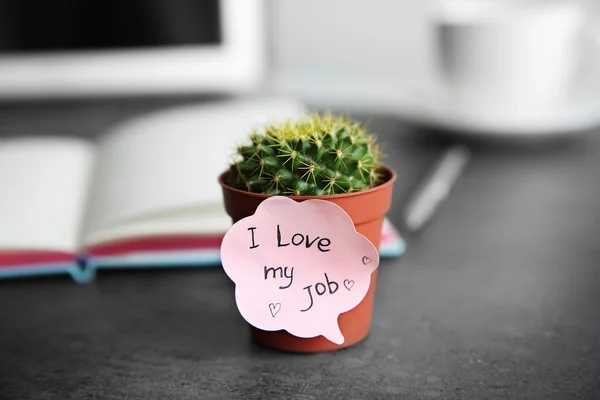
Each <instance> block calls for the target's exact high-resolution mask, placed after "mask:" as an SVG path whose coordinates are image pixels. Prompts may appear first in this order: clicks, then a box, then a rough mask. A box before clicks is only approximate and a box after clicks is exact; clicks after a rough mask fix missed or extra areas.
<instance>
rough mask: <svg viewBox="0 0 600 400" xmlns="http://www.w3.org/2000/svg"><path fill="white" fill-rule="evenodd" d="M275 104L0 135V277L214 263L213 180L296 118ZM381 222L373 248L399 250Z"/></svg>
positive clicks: (292, 109) (248, 103) (84, 276)
mask: <svg viewBox="0 0 600 400" xmlns="http://www.w3.org/2000/svg"><path fill="white" fill-rule="evenodd" d="M305 111H306V110H305V109H304V107H303V105H301V104H299V103H297V102H294V101H290V100H282V99H258V100H232V101H229V102H222V103H214V104H194V105H188V106H180V107H177V108H174V109H168V110H164V111H160V112H156V113H152V114H149V115H144V116H141V117H136V118H134V119H131V120H129V121H126V122H124V123H121V124H119V125H117V126H115V127H114V128H112V129H110V131H107V132H105V134H103V135H101V137H99V138H98V139H96V140H93V141H92V140H90V141H86V140H84V139H79V138H66V137H54V138H48V137H44V138H42V137H27V138H24V137H20V138H9V139H4V140H0V277H20V276H31V275H41V274H56V273H69V274H71V276H72V277H73V278H74V279H75V280H76V281H78V282H86V281H90V280H91V279H93V277H94V274H95V271H96V270H97V269H98V268H128V267H152V266H158V267H173V266H218V265H220V258H219V248H220V243H221V239H222V237H223V235H224V234H225V232H226V231H227V230H228V229H229V227H230V226H231V219H230V218H229V216H228V215H227V214H226V213H225V210H224V206H223V204H222V197H221V196H222V195H221V188H220V186H219V184H218V182H217V178H218V175H219V174H220V173H221V172H222V171H224V170H225V169H226V168H227V167H228V164H229V162H230V160H231V156H232V155H233V152H234V151H235V146H236V144H238V143H241V141H243V140H244V139H245V137H246V136H247V135H248V133H249V132H250V131H251V130H252V129H254V128H256V127H258V126H259V125H261V124H264V123H267V122H275V121H277V120H282V119H286V118H290V117H297V116H299V115H301V114H303V113H305ZM403 249H404V247H403V242H402V240H401V239H400V237H399V235H398V234H397V232H396V231H395V229H394V227H392V226H391V225H390V224H389V222H387V221H386V224H385V227H384V235H383V244H382V246H381V255H382V257H385V256H393V255H399V254H401V253H402V251H403Z"/></svg>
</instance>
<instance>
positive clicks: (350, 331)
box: [219, 166, 396, 352]
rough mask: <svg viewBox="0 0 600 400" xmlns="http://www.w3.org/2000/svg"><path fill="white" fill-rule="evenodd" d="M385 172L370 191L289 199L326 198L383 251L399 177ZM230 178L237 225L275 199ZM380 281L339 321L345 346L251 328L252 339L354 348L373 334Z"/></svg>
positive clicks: (228, 197)
mask: <svg viewBox="0 0 600 400" xmlns="http://www.w3.org/2000/svg"><path fill="white" fill-rule="evenodd" d="M381 173H382V174H383V179H382V183H381V184H380V185H378V186H376V187H374V188H372V189H369V190H364V191H361V192H356V193H348V194H337V195H330V196H289V198H291V199H294V200H296V201H304V200H310V199H323V200H327V201H331V202H333V203H335V204H337V205H338V206H340V207H341V208H343V209H344V210H345V211H346V213H348V215H349V216H350V218H351V219H352V222H354V226H355V227H356V230H357V231H358V232H359V233H361V234H363V235H364V236H365V237H366V238H367V239H369V240H370V241H371V243H373V245H374V246H375V247H377V248H379V245H380V242H381V230H382V227H383V220H384V218H385V215H386V214H387V212H388V210H389V209H390V205H391V201H392V188H393V184H394V182H395V181H396V174H395V172H394V171H393V170H392V169H390V168H389V167H387V166H383V167H382V168H381ZM228 175H229V172H228V171H226V172H224V173H223V174H221V176H220V177H219V183H220V184H221V187H222V189H223V198H224V202H225V209H226V211H227V213H228V214H229V216H230V217H231V219H232V221H233V223H236V222H237V221H239V220H241V219H242V218H245V217H248V216H250V215H252V214H254V212H255V211H256V208H257V207H258V205H259V204H260V203H261V202H262V201H263V200H265V199H267V198H269V197H271V196H270V195H265V194H257V193H250V192H245V191H243V190H238V189H234V188H233V187H231V186H229V184H228V183H227V182H228V180H227V178H228ZM376 282H377V270H375V272H373V274H372V275H371V286H370V287H369V291H368V292H367V294H366V296H365V298H364V299H363V300H362V302H361V303H360V304H358V306H356V307H355V308H353V309H352V310H350V311H348V312H345V313H343V314H340V316H339V319H338V322H339V325H340V329H341V331H342V333H343V335H344V338H345V341H344V343H343V344H342V345H337V344H335V343H333V342H330V341H329V340H327V339H325V338H324V337H323V336H317V337H315V338H308V339H306V338H299V337H296V336H293V335H291V334H289V333H288V332H287V331H285V330H281V331H273V332H269V331H263V330H260V329H257V328H255V327H253V326H250V329H251V333H252V337H253V339H254V340H255V341H256V342H258V343H260V344H261V345H264V346H266V347H269V348H274V349H278V350H283V351H293V352H324V351H331V350H337V349H341V348H344V347H349V346H351V345H354V344H356V343H358V342H360V341H362V340H363V339H364V338H365V337H366V336H367V335H368V333H369V330H370V326H371V316H372V313H373V298H374V296H375V287H376Z"/></svg>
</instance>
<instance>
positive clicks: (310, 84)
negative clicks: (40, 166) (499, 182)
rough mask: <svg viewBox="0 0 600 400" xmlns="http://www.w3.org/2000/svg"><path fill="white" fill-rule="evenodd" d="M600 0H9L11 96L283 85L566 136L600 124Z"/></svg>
mask: <svg viewBox="0 0 600 400" xmlns="http://www.w3.org/2000/svg"><path fill="white" fill-rule="evenodd" d="M597 3H598V2H596V1H593V0H591V1H585V0H547V1H543V0H511V1H503V2H494V1H472V0H471V1H469V0H448V1H444V2H439V1H433V0H426V1H419V2H415V1H408V0H400V1H395V2H389V1H385V0H373V1H370V2H363V1H358V0H349V1H341V0H331V1H328V2H322V1H317V0H307V1H302V2H297V1H291V0H283V1H274V0H249V1H244V2H240V1H235V0H223V1H218V0H210V1H208V0H207V1H203V2H195V1H191V0H177V1H167V0H152V1H130V2H127V3H126V4H123V3H122V2H117V1H113V0H111V1H102V2H100V1H92V2H85V3H81V2H76V1H66V0H63V1H52V2H48V1H37V0H23V1H19V0H2V1H0V99H2V100H3V101H4V102H11V101H13V102H14V101H15V100H16V101H22V100H26V101H31V100H36V101H37V100H40V99H43V100H48V99H50V100H52V99H62V100H64V99H65V98H69V99H73V98H76V99H77V98H78V99H89V98H96V99H97V98H99V97H101V98H106V97H113V98H114V97H115V96H117V97H121V98H122V96H123V95H125V96H129V97H132V96H138V97H140V96H141V97H144V98H146V99H148V98H150V97H153V98H156V96H165V95H167V96H171V97H172V96H173V95H176V96H190V95H191V96H206V95H208V96H238V95H249V94H250V95H277V96H279V95H285V96H293V97H295V98H298V99H299V100H302V101H304V102H306V103H309V104H311V105H314V106H317V107H330V108H340V109H342V108H343V109H345V110H365V111H368V112H378V113H391V114H393V115H395V116H398V117H400V118H402V119H403V120H406V121H407V122H415V123H418V124H420V125H426V126H432V127H435V128H442V129H448V128H449V129H450V130H454V131H458V132H460V133H463V134H464V133H476V134H477V135H481V134H482V133H487V134H494V135H498V134H501V135H504V136H506V135H512V136H514V135H523V134H530V135H531V134H538V135H549V134H563V133H564V132H565V131H573V130H581V129H588V128H590V127H593V126H595V125H596V124H597V123H598V120H599V119H600V100H599V98H600V83H599V82H600V78H599V76H600V73H599V71H600V63H599V62H598V60H599V59H600V56H599V54H600V41H599V40H598V36H599V35H598V32H596V31H597V30H598V26H599V25H600V24H599V23H598V18H597V14H598V12H597V8H598V4H597Z"/></svg>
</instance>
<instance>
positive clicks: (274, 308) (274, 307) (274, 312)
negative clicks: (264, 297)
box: [269, 303, 281, 318]
mask: <svg viewBox="0 0 600 400" xmlns="http://www.w3.org/2000/svg"><path fill="white" fill-rule="evenodd" d="M279 310H281V303H270V304H269V311H271V315H272V316H273V318H275V316H276V315H277V313H278V312H279Z"/></svg>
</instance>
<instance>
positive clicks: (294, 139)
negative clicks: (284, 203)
mask: <svg viewBox="0 0 600 400" xmlns="http://www.w3.org/2000/svg"><path fill="white" fill-rule="evenodd" d="M236 156H237V159H236V160H235V161H234V162H232V164H231V166H230V184H231V185H232V186H233V187H235V188H237V189H240V190H244V191H248V192H253V193H264V194H271V195H287V196H323V195H334V194H341V193H351V192H357V191H361V190H366V189H369V188H372V187H374V186H375V185H376V184H377V183H378V182H379V178H380V176H379V173H378V169H379V166H380V157H381V156H380V151H379V146H378V145H377V144H376V142H375V136H373V135H371V134H369V133H368V132H367V130H366V129H365V127H364V126H363V125H361V124H360V123H359V122H356V121H353V120H351V119H349V118H348V117H345V116H334V115H332V114H330V113H326V114H322V115H319V114H312V115H310V116H308V117H307V118H299V119H297V120H289V121H286V122H281V123H277V124H269V125H266V126H264V127H263V129H261V130H260V131H258V130H256V131H254V132H252V133H251V134H250V142H249V143H248V144H245V145H242V146H239V147H238V149H237V154H236Z"/></svg>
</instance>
